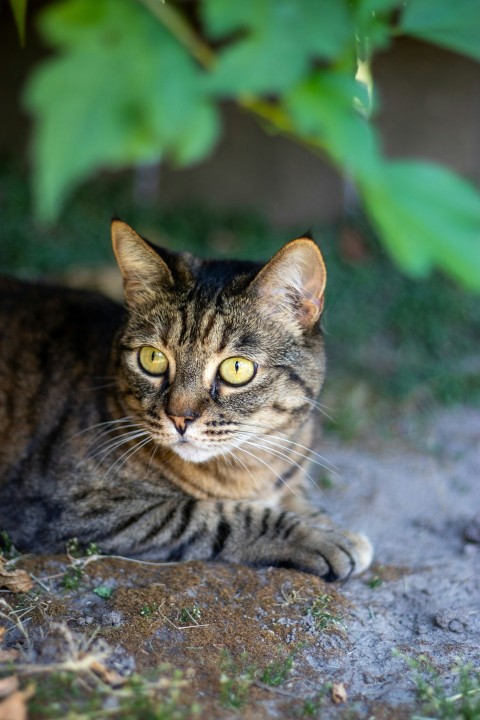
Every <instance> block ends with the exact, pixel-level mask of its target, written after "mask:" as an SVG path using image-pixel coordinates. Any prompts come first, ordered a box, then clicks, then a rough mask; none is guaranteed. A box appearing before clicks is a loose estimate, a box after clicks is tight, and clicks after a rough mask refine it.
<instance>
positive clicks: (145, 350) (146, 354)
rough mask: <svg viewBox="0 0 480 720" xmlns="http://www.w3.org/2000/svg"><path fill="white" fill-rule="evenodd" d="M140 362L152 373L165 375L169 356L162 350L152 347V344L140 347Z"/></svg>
mask: <svg viewBox="0 0 480 720" xmlns="http://www.w3.org/2000/svg"><path fill="white" fill-rule="evenodd" d="M138 362H139V363H140V365H141V367H142V368H143V369H144V370H146V372H148V373H150V375H163V374H164V373H166V372H167V368H168V360H167V358H166V357H165V355H164V354H163V353H162V352H161V351H160V350H157V349H156V348H154V347H150V345H145V347H142V348H140V350H139V353H138Z"/></svg>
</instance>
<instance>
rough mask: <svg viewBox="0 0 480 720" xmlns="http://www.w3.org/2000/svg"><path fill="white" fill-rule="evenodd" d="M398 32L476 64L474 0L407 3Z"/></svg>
mask: <svg viewBox="0 0 480 720" xmlns="http://www.w3.org/2000/svg"><path fill="white" fill-rule="evenodd" d="M400 29H401V30H402V31H403V32H405V33H407V34H408V35H413V36H414V37H417V38H420V39H421V40H427V41H428V42H432V43H436V44H437V45H442V46H443V47H446V48H448V49H449V50H455V51H456V52H460V53H464V54H465V55H469V56H470V57H473V58H475V60H480V4H479V2H478V0H455V2H453V1H452V0H408V2H407V5H406V7H405V11H404V13H403V15H402V18H401V21H400Z"/></svg>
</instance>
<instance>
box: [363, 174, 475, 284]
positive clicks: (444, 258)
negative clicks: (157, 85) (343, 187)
mask: <svg viewBox="0 0 480 720" xmlns="http://www.w3.org/2000/svg"><path fill="white" fill-rule="evenodd" d="M360 189H361V192H362V195H363V198H364V201H365V204H366V206H367V209H368V211H369V214H370V217H371V218H372V219H373V221H374V223H375V224H376V226H377V228H378V230H379V232H380V233H381V235H382V239H383V241H384V243H385V244H386V246H387V248H388V249H389V250H390V252H391V254H392V255H393V257H394V258H395V259H396V260H397V262H398V263H399V264H400V265H401V266H402V267H403V268H404V269H405V270H407V271H408V272H410V273H412V274H415V275H419V276H421V275H425V274H426V273H427V272H428V271H430V270H431V268H432V267H434V266H435V267H438V268H440V269H442V270H444V271H445V272H447V273H449V274H451V275H452V276H453V277H455V278H457V280H459V281H460V282H461V283H463V284H464V285H465V286H466V287H468V288H470V289H472V290H476V291H478V290H480V194H479V193H478V191H476V190H475V188H473V187H472V186H471V185H469V184H468V183H467V182H466V181H465V180H462V179H461V178H459V177H458V176H456V175H455V174H454V173H452V172H450V171H448V170H446V169H445V168H442V167H439V166H435V165H433V164H429V163H422V162H391V163H387V162H385V163H384V164H383V166H382V168H381V171H380V172H379V173H378V176H377V177H376V178H375V179H374V180H373V181H372V178H370V179H369V182H366V183H363V184H361V185H360Z"/></svg>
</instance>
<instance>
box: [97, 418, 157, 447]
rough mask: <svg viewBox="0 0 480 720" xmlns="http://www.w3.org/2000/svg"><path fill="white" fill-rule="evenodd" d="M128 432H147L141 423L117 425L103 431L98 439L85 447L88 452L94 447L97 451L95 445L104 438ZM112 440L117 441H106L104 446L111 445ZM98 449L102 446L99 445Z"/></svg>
mask: <svg viewBox="0 0 480 720" xmlns="http://www.w3.org/2000/svg"><path fill="white" fill-rule="evenodd" d="M126 430H131V431H132V432H137V431H139V430H145V426H144V425H141V424H140V423H126V424H125V425H116V426H115V427H112V428H106V429H105V430H102V431H101V432H100V433H98V435H97V436H96V437H94V438H92V440H90V441H89V442H88V443H87V444H86V446H85V447H86V449H87V450H89V449H90V448H92V447H93V448H94V449H95V444H96V443H98V442H99V441H100V440H101V439H102V438H105V437H106V436H107V435H112V434H113V433H116V434H118V433H124V432H125V431H126ZM111 440H115V437H113V438H109V439H108V440H105V441H104V444H107V443H109V442H110V441H111ZM97 447H101V446H100V445H98V446H97Z"/></svg>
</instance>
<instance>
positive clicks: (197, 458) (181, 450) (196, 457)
mask: <svg viewBox="0 0 480 720" xmlns="http://www.w3.org/2000/svg"><path fill="white" fill-rule="evenodd" d="M171 450H173V451H174V452H175V453H176V454H177V455H178V456H179V457H181V458H182V460H187V461H188V462H192V463H203V462H206V461H207V460H211V459H212V458H213V457H216V456H217V455H219V454H221V453H219V452H218V451H215V450H212V448H198V447H195V446H194V445H192V444H191V443H177V444H176V445H173V446H172V447H171Z"/></svg>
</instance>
